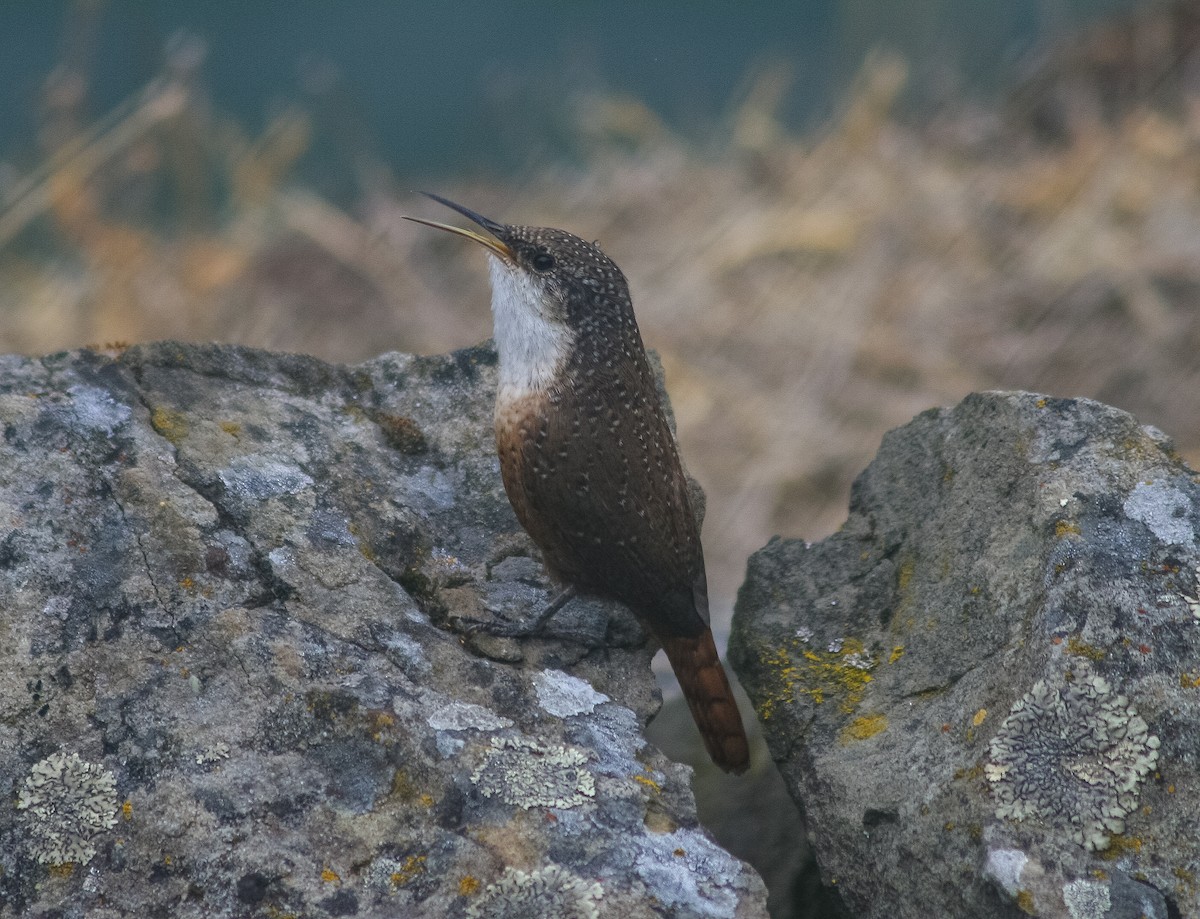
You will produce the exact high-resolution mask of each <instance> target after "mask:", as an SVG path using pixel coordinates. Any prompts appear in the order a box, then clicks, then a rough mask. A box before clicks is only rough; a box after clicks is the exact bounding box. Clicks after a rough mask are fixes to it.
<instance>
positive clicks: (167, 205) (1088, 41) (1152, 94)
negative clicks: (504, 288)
mask: <svg viewBox="0 0 1200 919" xmlns="http://www.w3.org/2000/svg"><path fill="white" fill-rule="evenodd" d="M0 80H2V82H3V86H4V91H3V92H2V93H0V352H13V351H15V352H22V353H26V354H40V353H45V352H49V351H54V350H58V349H64V348H74V347H79V346H83V345H91V346H94V347H100V348H110V349H111V348H119V347H120V346H121V345H123V344H128V343H132V342H137V341H145V340H154V339H166V338H181V339H188V340H200V341H208V340H215V341H222V342H236V343H243V344H248V345H255V346H260V347H266V348H272V349H281V350H290V351H303V352H308V353H312V354H315V355H318V356H320V357H322V358H326V359H328V360H331V361H349V362H354V361H360V360H364V359H367V358H369V357H371V356H373V355H375V354H377V353H379V352H381V351H385V350H392V349H396V350H404V351H415V352H421V353H432V352H442V351H447V350H451V349H454V348H458V347H463V346H466V345H471V344H474V343H476V342H478V341H480V340H482V339H484V338H486V337H488V336H489V335H490V329H491V321H490V315H489V311H488V303H489V299H490V296H489V292H488V287H487V278H486V270H485V265H484V260H483V259H482V258H481V254H480V252H479V251H478V249H477V247H473V246H470V245H468V244H465V243H463V242H462V241H461V240H457V239H454V238H452V237H450V236H448V235H446V234H438V233H434V232H432V231H427V230H425V229H423V228H421V227H418V226H415V225H412V224H410V223H407V222H404V221H402V220H401V219H400V216H401V215H402V214H405V213H409V214H416V215H421V216H428V217H434V218H435V219H441V220H446V219H450V217H451V216H452V215H449V216H448V215H447V213H446V212H445V211H444V210H442V209H439V208H438V207H437V206H436V205H434V204H432V202H429V201H427V200H425V199H423V198H420V197H419V196H418V195H417V194H416V190H417V189H430V190H435V191H437V192H440V193H441V194H444V195H446V196H448V197H450V198H453V199H455V200H458V201H461V202H463V203H464V204H467V205H468V206H470V207H473V208H475V209H476V210H478V211H480V212H482V213H484V214H486V215H488V216H490V217H493V218H495V219H498V220H501V221H504V222H512V223H526V224H543V225H553V226H558V227H563V228H565V229H569V230H572V231H574V232H576V233H578V234H580V235H582V236H585V237H587V238H589V239H598V240H600V241H601V243H602V244H603V246H604V249H605V251H606V252H607V253H608V254H610V255H611V256H612V257H613V258H614V260H615V261H616V262H617V263H618V264H619V265H620V266H621V267H622V269H623V270H624V271H625V273H626V275H627V276H628V277H629V279H630V282H631V286H632V290H633V294H634V302H635V305H636V307H637V310H638V316H639V320H640V323H641V326H642V331H643V335H644V337H645V339H646V342H647V344H648V346H650V347H653V348H655V349H657V350H658V351H659V353H660V354H661V355H662V358H663V362H664V365H665V367H666V372H667V382H668V387H669V389H670V391H671V395H672V400H673V403H674V407H675V411H676V415H677V418H678V422H679V433H680V440H681V442H682V448H683V453H684V456H685V458H686V461H687V463H688V465H689V466H690V468H691V471H692V472H693V474H694V475H696V477H697V478H698V479H699V480H700V481H701V483H702V484H703V486H704V487H705V489H706V491H707V493H708V496H709V501H708V516H707V519H706V522H705V528H704V541H705V546H706V554H707V557H708V568H709V578H710V593H711V595H712V597H713V601H714V603H713V608H714V619H715V620H716V621H715V622H714V625H716V626H717V627H718V631H725V630H727V624H728V618H729V615H730V611H731V609H732V606H733V602H734V597H735V593H736V590H737V586H738V584H739V583H740V581H741V578H742V575H743V572H744V567H745V561H746V557H747V556H748V555H749V554H750V553H751V552H753V551H754V550H755V549H757V548H759V547H760V546H762V545H763V544H764V543H765V542H766V541H767V540H768V539H769V538H770V537H771V536H773V535H776V534H782V535H786V536H795V537H803V538H806V539H810V540H815V539H818V538H820V537H823V536H825V535H827V534H828V533H830V532H832V531H834V530H835V529H836V528H837V527H838V525H839V524H840V523H841V521H842V520H843V519H844V518H845V513H846V502H847V495H848V491H849V487H850V483H851V482H852V480H853V478H854V476H855V475H856V474H857V473H858V472H859V471H860V470H861V469H862V468H863V466H864V465H865V464H866V463H867V462H869V460H870V458H871V456H872V455H873V454H874V452H875V450H876V448H877V446H878V444H879V440H880V437H881V436H882V434H883V433H884V432H885V431H887V430H888V429H890V428H892V427H895V426H897V425H900V424H903V423H904V422H906V421H908V420H909V419H910V418H911V417H912V416H913V415H914V414H916V413H918V412H920V411H923V410H924V409H926V408H929V407H932V406H936V405H947V404H952V403H954V402H957V401H958V400H959V399H961V398H962V397H963V396H964V395H965V394H966V393H968V392H971V391H973V390H980V389H996V388H1005V389H1009V388H1012V389H1029V390H1036V391H1041V392H1047V393H1052V394H1055V395H1061V396H1089V397H1092V398H1096V399H1100V400H1103V401H1105V402H1108V403H1111V404H1113V405H1116V406H1119V407H1121V408H1124V409H1127V410H1129V411H1131V412H1133V413H1134V414H1136V415H1137V417H1138V418H1139V419H1140V420H1141V421H1143V422H1145V423H1149V424H1154V425H1156V426H1158V427H1160V428H1162V429H1163V430H1165V431H1166V432H1167V433H1168V434H1170V435H1171V436H1173V437H1174V438H1175V440H1176V443H1177V445H1178V447H1179V449H1180V451H1181V453H1182V454H1183V455H1184V456H1185V457H1187V458H1190V459H1191V460H1192V462H1193V464H1195V463H1196V462H1197V461H1198V460H1200V427H1198V425H1197V421H1198V420H1200V399H1198V398H1197V383H1198V382H1200V379H1198V377H1200V357H1198V355H1200V319H1198V314H1197V306H1198V305H1200V0H1174V2H1165V0H1162V2H1148V0H1146V2H1135V0H971V2H963V0H914V2H910V3H905V4H897V3H895V2H893V0H808V2H803V3H766V2H743V3H735V2H730V0H659V2H656V3H645V2H638V0H605V2H600V0H595V2H587V3H574V4H564V3H556V2H550V0H542V2H533V0H530V2H515V3H511V4H498V3H494V2H482V0H458V2H456V3H453V4H436V5H434V4H407V3H405V4H398V3H392V2H382V0H380V2H348V3H339V4H330V3H326V2H320V0H277V2H268V0H258V2H251V3H239V4H233V3H228V2H222V0H160V2H152V0H74V2H67V0H61V2H54V0H43V2H38V3H32V2H29V3H26V2H19V0H12V2H5V3H0ZM773 910H774V911H775V915H777V916H782V915H785V913H783V912H780V911H779V906H778V903H776V905H775V906H774V907H773ZM797 914H798V915H799V913H797Z"/></svg>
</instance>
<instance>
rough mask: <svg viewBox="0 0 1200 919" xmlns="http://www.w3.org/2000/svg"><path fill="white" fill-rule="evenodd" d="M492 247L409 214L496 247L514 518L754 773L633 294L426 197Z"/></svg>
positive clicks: (722, 751) (570, 251) (725, 756)
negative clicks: (636, 640) (641, 645)
mask: <svg viewBox="0 0 1200 919" xmlns="http://www.w3.org/2000/svg"><path fill="white" fill-rule="evenodd" d="M429 197H431V198H433V199H434V200H435V201H438V202H439V203H441V204H444V205H445V206H446V207H449V208H452V209H453V210H455V211H458V213H460V214H462V215H463V216H464V217H466V218H468V219H469V220H471V221H473V222H474V223H476V224H477V225H478V226H480V227H481V228H482V229H484V230H486V231H487V233H488V234H489V235H486V236H485V235H484V234H482V233H478V232H476V231H475V230H470V229H463V228H460V227H456V226H452V225H450V224H444V223H437V222H434V221H431V220H421V219H419V218H416V217H410V218H408V219H409V220H413V221H415V222H416V223H421V224H424V225H426V226H430V227H434V228H435V229H438V230H446V231H448V232H450V233H456V234H458V235H459V236H465V237H467V238H468V239H472V240H474V241H475V242H477V243H481V244H482V245H483V246H485V247H486V248H487V250H488V255H489V259H488V261H489V263H490V269H491V281H492V315H493V321H494V324H495V340H496V351H497V353H498V354H499V359H500V366H499V383H498V388H497V392H496V415H495V427H496V449H497V451H498V453H499V456H500V471H501V475H502V476H503V479H504V490H505V491H506V492H507V493H508V498H509V501H510V502H511V503H512V507H513V510H514V511H515V512H516V515H517V519H518V520H519V521H520V522H521V525H522V526H523V527H524V528H525V530H526V532H527V533H529V535H530V537H531V538H532V539H533V541H534V542H535V543H537V545H538V547H539V548H540V549H541V550H542V555H543V556H544V558H545V563H546V568H547V570H548V572H549V574H550V576H551V577H552V579H553V580H555V581H557V582H559V583H561V584H563V585H565V589H564V590H563V592H562V593H561V594H559V596H558V597H557V598H555V600H554V601H553V602H551V603H550V605H549V606H548V607H547V608H546V609H545V610H544V611H543V612H542V614H541V615H540V616H538V617H537V621H536V622H535V623H534V625H533V628H532V629H531V628H524V629H513V628H509V629H506V628H505V627H504V626H503V625H499V624H496V625H495V626H493V627H489V628H488V629H487V630H488V631H490V632H493V633H499V634H510V635H516V634H529V633H530V632H531V631H533V630H534V629H536V628H538V627H540V626H541V625H542V624H544V623H545V622H546V621H547V620H548V619H549V617H550V616H552V615H553V614H554V612H556V611H557V610H558V609H559V608H560V607H561V606H562V605H563V604H564V603H566V602H567V601H568V600H569V599H570V598H571V597H572V596H574V595H575V593H576V592H579V593H584V594H592V595H594V596H599V597H605V598H609V599H613V600H618V601H619V602H621V603H623V604H625V605H626V606H628V607H629V608H630V609H631V610H632V611H633V612H634V614H635V615H636V616H637V617H638V619H639V620H641V622H642V623H643V624H644V625H645V626H646V627H647V628H648V629H649V630H650V631H651V632H652V633H653V634H654V636H655V637H656V638H657V639H658V641H659V642H660V643H661V644H662V647H663V649H664V650H665V651H666V653H667V658H668V659H669V660H670V662H671V666H672V668H674V670H675V676H676V677H677V678H678V680H679V685H680V686H681V687H682V689H683V695H684V698H686V699H687V703H688V706H689V708H690V709H691V711H692V717H693V718H694V719H695V721H696V726H697V727H698V728H699V729H700V733H701V735H702V736H703V738H704V745H705V746H706V747H707V749H708V753H709V755H710V756H711V757H712V759H713V762H715V763H716V764H717V765H718V766H720V767H721V768H722V769H724V770H725V771H726V772H744V771H745V769H746V767H747V766H748V765H749V761H750V760H749V748H748V746H747V743H746V731H745V729H744V728H743V727H742V719H741V715H740V714H739V713H738V709H737V704H736V703H735V702H734V698H733V692H732V691H731V689H730V687H729V680H728V678H727V677H726V675H725V670H724V669H723V668H722V666H721V661H720V659H719V658H718V657H717V648H716V645H715V644H714V642H713V634H712V630H711V629H710V628H709V625H708V584H707V580H706V578H705V574H704V555H703V550H702V549H701V546H700V533H699V527H698V526H697V523H696V516H695V513H694V512H693V509H692V501H691V498H690V497H689V494H688V483H687V480H686V478H685V477H684V472H683V467H682V465H681V463H680V461H679V453H678V450H677V448H676V446H675V437H674V435H673V434H672V433H671V429H670V427H669V426H668V424H667V418H666V415H665V414H664V412H663V407H662V404H661V402H660V400H659V397H658V388H657V386H656V384H655V378H654V374H653V372H652V371H651V369H650V363H649V361H648V360H647V358H646V350H645V348H644V347H643V345H642V337H641V333H640V332H639V331H638V325H637V321H636V320H635V319H634V316H633V302H632V300H631V299H630V296H629V285H628V284H627V283H626V281H625V276H624V275H623V274H622V273H621V270H620V269H619V268H618V267H617V266H616V265H615V264H614V263H613V261H612V259H610V258H609V257H608V256H606V255H605V254H604V253H603V252H601V251H600V249H599V247H598V246H596V245H595V244H593V243H589V242H585V241H584V240H582V239H580V238H579V237H578V236H574V235H572V234H571V233H567V232H565V231H564V230H555V229H552V228H550V227H524V226H509V225H507V224H503V223H497V222H496V221H494V220H489V219H487V218H486V217H482V216H480V215H479V214H476V213H475V212H474V211H471V210H469V209H468V208H465V207H463V206H461V205H459V204H455V203H454V202H452V201H447V200H446V199H445V198H441V197H439V196H437V195H429Z"/></svg>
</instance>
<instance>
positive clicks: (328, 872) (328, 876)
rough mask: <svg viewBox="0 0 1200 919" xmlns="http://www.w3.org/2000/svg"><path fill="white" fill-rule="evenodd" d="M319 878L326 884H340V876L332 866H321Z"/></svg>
mask: <svg viewBox="0 0 1200 919" xmlns="http://www.w3.org/2000/svg"><path fill="white" fill-rule="evenodd" d="M321 880H322V881H324V882H325V883H326V884H340V883H341V882H342V877H341V875H340V874H338V873H337V872H336V871H334V870H333V869H332V868H322V869H321Z"/></svg>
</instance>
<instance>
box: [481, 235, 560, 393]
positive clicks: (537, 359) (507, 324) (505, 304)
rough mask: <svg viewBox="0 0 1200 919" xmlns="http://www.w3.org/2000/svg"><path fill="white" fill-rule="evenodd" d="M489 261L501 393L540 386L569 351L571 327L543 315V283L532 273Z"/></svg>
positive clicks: (554, 373) (544, 385) (547, 382)
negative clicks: (538, 281)
mask: <svg viewBox="0 0 1200 919" xmlns="http://www.w3.org/2000/svg"><path fill="white" fill-rule="evenodd" d="M488 263H489V268H490V270H491V276H492V322H493V324H494V326H495V334H496V351H497V352H498V353H499V355H500V392H501V395H503V396H505V397H506V398H512V397H520V396H522V395H524V394H526V393H531V392H541V391H544V390H545V389H547V388H548V387H549V386H550V384H551V382H552V381H553V380H554V378H555V377H556V376H557V374H558V371H559V369H560V368H561V367H562V364H563V361H565V360H566V357H567V354H568V352H569V351H570V348H571V343H572V335H571V330H570V329H569V328H568V327H567V326H566V325H564V324H563V323H562V322H559V321H558V320H556V319H553V318H551V317H550V316H548V315H547V314H546V310H545V307H544V305H543V294H542V287H541V285H540V284H538V283H537V281H535V280H534V278H533V277H532V276H531V275H529V274H528V273H527V272H524V271H521V270H520V269H519V268H513V267H511V266H509V265H507V264H505V263H504V262H503V261H502V260H501V259H499V258H497V257H496V256H494V255H489V257H488Z"/></svg>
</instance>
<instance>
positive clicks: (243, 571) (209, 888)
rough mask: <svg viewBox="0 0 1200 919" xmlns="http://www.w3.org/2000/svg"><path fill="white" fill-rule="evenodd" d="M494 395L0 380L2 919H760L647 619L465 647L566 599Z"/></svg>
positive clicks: (103, 370) (104, 372)
mask: <svg viewBox="0 0 1200 919" xmlns="http://www.w3.org/2000/svg"><path fill="white" fill-rule="evenodd" d="M494 363H495V356H494V353H493V352H492V351H490V350H489V349H486V348H479V349H471V350H466V351H462V352H458V353H455V354H452V355H449V356H445V357H436V358H416V357H409V356H402V355H387V356H384V357H381V358H379V359H377V360H374V361H371V362H369V363H367V364H363V365H361V366H357V367H338V366H332V365H328V364H324V363H321V362H319V361H317V360H314V359H311V358H306V357H299V356H292V355H281V354H270V353H265V352H260V351H252V350H248V349H241V348H232V347H219V346H191V345H181V344H175V343H164V344H158V345H150V346H143V347H136V348H132V349H130V350H129V351H127V352H125V353H124V354H123V355H122V356H120V357H119V358H117V359H111V358H109V357H105V356H102V355H98V354H95V353H92V352H87V351H81V352H73V353H69V354H60V355H54V356H51V357H47V358H43V359H26V358H21V357H15V356H10V357H4V358H0V428H2V431H3V446H2V448H0V788H4V789H7V790H8V793H7V794H6V796H5V797H6V799H7V803H6V804H4V805H0V915H9V916H16V915H20V916H49V915H54V916H63V917H75V916H80V917H82V916H89V917H106V916H121V915H138V916H171V917H190V916H197V917H200V916H263V917H266V916H274V917H278V916H305V917H321V916H380V917H382V916H405V917H409V916H413V917H425V916H429V917H439V919H440V917H464V916H467V915H470V916H488V915H510V914H513V913H512V910H514V909H516V910H521V909H525V908H526V906H525V904H528V907H529V909H530V914H531V915H535V914H537V912H538V910H539V908H540V907H541V906H542V905H545V904H547V903H548V904H552V906H551V907H547V908H553V909H568V910H577V911H578V912H579V914H580V915H593V914H594V915H597V916H621V917H636V916H647V917H648V916H696V917H700V916H704V917H730V919H732V917H754V916H763V915H765V912H764V910H763V902H764V892H763V889H762V885H761V882H760V881H759V880H758V878H757V876H755V875H754V874H753V872H751V871H750V870H749V869H748V868H747V867H746V866H745V865H743V864H742V863H740V862H738V861H736V860H734V859H732V858H731V857H729V856H728V855H727V854H725V853H724V852H723V851H722V850H720V849H719V848H717V847H716V846H715V845H714V844H713V843H712V842H711V841H710V840H709V838H708V837H707V836H706V835H705V834H704V832H703V831H702V830H701V829H700V828H699V827H698V826H697V824H696V821H695V816H694V814H695V811H694V804H693V801H692V797H691V792H690V790H689V788H688V773H687V770H685V769H683V768H682V767H678V766H675V765H673V764H672V763H670V762H669V761H667V760H666V759H665V758H663V757H662V756H661V755H660V754H659V753H657V752H656V751H655V750H654V749H653V748H651V747H649V746H647V745H646V744H645V742H644V740H643V739H642V734H641V731H642V728H643V727H644V725H645V722H646V721H647V719H648V718H649V717H650V716H651V715H652V714H653V713H654V711H655V710H656V709H657V706H658V695H657V691H656V689H655V687H654V683H653V680H652V678H651V675H650V669H649V653H650V652H649V650H648V649H646V648H644V647H642V641H641V633H640V630H639V629H638V628H637V626H636V623H633V622H632V621H631V620H630V619H629V617H628V615H627V614H624V613H623V612H622V611H620V610H619V609H615V608H612V607H609V606H606V605H603V604H599V603H595V602H591V603H585V602H579V603H574V604H571V605H570V606H569V607H568V608H567V609H565V610H564V611H563V614H562V616H561V617H560V620H558V621H556V625H555V627H556V629H558V630H559V631H560V632H561V633H562V634H559V635H557V636H555V635H552V636H550V637H548V638H546V639H540V640H536V641H529V642H522V643H517V642H514V641H511V640H488V639H480V640H478V641H477V642H474V643H468V646H464V640H463V639H462V637H461V635H460V634H459V633H458V632H456V631H455V630H454V629H453V623H454V621H455V620H456V619H457V618H467V619H469V618H481V617H482V618H487V617H490V616H491V615H492V614H493V613H497V612H498V613H502V614H504V613H507V614H510V615H517V616H522V615H526V614H528V613H529V612H530V611H532V610H534V609H537V608H538V605H539V604H541V603H544V602H545V600H546V599H547V596H548V591H549V590H550V586H549V585H548V584H546V583H545V581H544V579H543V578H544V576H543V572H542V568H541V565H540V563H538V562H537V561H536V558H535V552H534V551H533V549H532V546H531V545H530V543H529V542H528V540H527V538H526V537H525V536H524V534H523V533H522V532H521V531H520V529H519V527H518V526H517V524H516V521H515V518H514V517H513V515H512V512H511V510H510V508H509V506H508V503H507V500H506V499H505V497H504V494H503V491H502V488H501V484H500V478H499V473H498V468H497V464H496V460H495V455H494V448H493V445H492V442H491V398H492V397H491V393H492V391H493V386H494V372H495V367H494ZM605 643H607V645H608V647H604V644H605ZM76 756H77V757H78V760H76V759H75V758H74V757H76ZM64 757H68V758H69V759H64ZM39 764H42V765H40V766H39ZM64 764H65V765H64ZM68 765H69V766H70V768H67V766H68ZM37 770H40V772H39V771H37ZM107 775H111V776H112V779H113V780H114V781H115V792H116V793H115V798H114V797H110V796H111V790H110V788H109V785H108V784H106V783H107V782H108V779H106V778H104V776H107ZM79 777H81V778H79ZM56 783H58V784H56ZM62 783H68V784H69V785H70V787H68V788H67V791H66V792H65V793H64V795H63V797H62V800H63V801H64V802H68V804H69V802H71V801H74V800H75V799H76V798H80V799H81V800H82V799H86V801H87V807H88V808H90V810H88V811H86V812H85V813H84V814H83V817H82V818H79V819H73V818H71V815H70V814H64V813H62V812H61V809H60V810H58V811H56V810H55V803H54V802H55V800H57V799H54V798H53V796H52V795H51V794H50V791H51V790H52V789H54V788H56V787H58V785H61V784H62ZM70 783H76V784H80V783H82V785H83V786H87V787H84V788H83V790H82V791H78V792H77V791H76V790H75V785H73V784H70ZM89 783H91V784H96V783H98V785H97V787H96V788H91V787H90V784H89ZM114 799H115V801H116V802H117V804H116V811H115V814H113V813H112V812H111V811H112V806H113V803H112V802H113V800H114ZM22 800H26V801H28V804H27V806H25V807H23V808H22V807H20V806H18V805H19V804H20V802H21V801H22ZM64 806H68V805H64ZM70 806H74V805H70ZM101 811H103V813H101ZM47 815H49V816H47ZM114 816H115V821H114V820H112V819H111V818H112V817H114ZM51 818H52V820H51ZM42 819H44V820H46V821H49V822H44V823H38V822H37V821H38V820H42ZM80 819H86V820H87V821H89V822H86V823H85V824H81V823H80V822H79V820H80ZM109 824H115V825H111V826H110V825H109ZM73 826H83V827H84V831H85V832H86V833H88V834H90V835H89V838H87V839H85V840H83V841H82V842H81V844H80V845H79V846H76V847H74V848H69V849H67V850H65V851H71V852H80V853H85V854H86V853H87V852H88V850H90V849H94V855H90V856H89V857H88V858H87V860H86V862H85V861H84V860H83V856H82V855H80V860H79V861H78V862H73V863H70V864H67V865H62V864H56V863H54V857H53V852H54V851H57V850H56V849H55V846H56V845H58V843H57V842H56V840H55V838H54V837H56V836H60V835H62V834H63V833H64V832H68V831H69V830H70V828H71V827H73ZM64 828H66V829H64ZM48 840H49V841H48ZM68 842H69V841H68ZM48 851H49V852H50V853H51V855H49V856H48V855H47V852H48ZM47 860H49V862H50V863H47ZM505 910H507V911H508V912H504V911H505Z"/></svg>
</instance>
